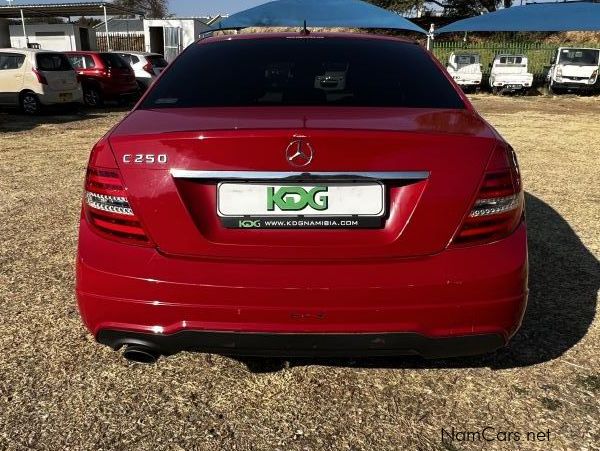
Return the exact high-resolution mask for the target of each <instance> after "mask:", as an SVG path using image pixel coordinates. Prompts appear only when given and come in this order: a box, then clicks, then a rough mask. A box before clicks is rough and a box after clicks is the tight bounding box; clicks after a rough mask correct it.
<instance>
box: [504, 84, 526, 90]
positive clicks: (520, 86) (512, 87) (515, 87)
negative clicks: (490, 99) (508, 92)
mask: <svg viewBox="0 0 600 451" xmlns="http://www.w3.org/2000/svg"><path fill="white" fill-rule="evenodd" d="M506 87H507V88H508V89H521V88H522V87H523V85H506Z"/></svg>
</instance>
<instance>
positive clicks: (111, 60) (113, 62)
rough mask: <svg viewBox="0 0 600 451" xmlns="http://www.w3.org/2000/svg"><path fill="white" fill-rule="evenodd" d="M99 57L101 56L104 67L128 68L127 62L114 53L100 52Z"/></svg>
mask: <svg viewBox="0 0 600 451" xmlns="http://www.w3.org/2000/svg"><path fill="white" fill-rule="evenodd" d="M100 58H102V61H104V64H106V67H111V68H115V69H128V68H129V64H127V62H126V61H125V60H124V59H123V58H121V57H120V56H119V55H116V54H114V53H101V54H100Z"/></svg>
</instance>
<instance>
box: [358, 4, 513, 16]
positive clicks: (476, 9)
mask: <svg viewBox="0 0 600 451" xmlns="http://www.w3.org/2000/svg"><path fill="white" fill-rule="evenodd" d="M367 1H369V2H370V3H373V4H375V5H377V6H381V7H382V8H386V9H390V10H392V11H398V12H406V11H410V10H411V9H414V8H420V7H423V6H434V5H435V6H437V7H440V8H443V9H444V10H445V11H446V12H447V13H448V14H450V15H453V16H475V15H477V14H480V13H482V12H490V11H496V10H497V9H498V7H499V6H504V7H505V8H508V7H510V6H511V5H512V0H367Z"/></svg>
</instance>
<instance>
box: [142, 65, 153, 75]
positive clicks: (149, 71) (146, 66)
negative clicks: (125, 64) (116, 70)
mask: <svg viewBox="0 0 600 451" xmlns="http://www.w3.org/2000/svg"><path fill="white" fill-rule="evenodd" d="M142 69H144V70H145V71H146V72H148V73H149V74H150V75H154V66H153V65H152V63H148V64H146V65H145V66H144V67H143V68H142Z"/></svg>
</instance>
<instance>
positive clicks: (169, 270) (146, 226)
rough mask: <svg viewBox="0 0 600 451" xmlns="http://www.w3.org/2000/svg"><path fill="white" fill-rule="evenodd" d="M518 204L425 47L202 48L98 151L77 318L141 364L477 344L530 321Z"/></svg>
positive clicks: (293, 41)
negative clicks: (199, 356) (185, 354)
mask: <svg viewBox="0 0 600 451" xmlns="http://www.w3.org/2000/svg"><path fill="white" fill-rule="evenodd" d="M523 202H524V201H523V188H522V185H521V178H520V174H519V168H518V165H517V160H516V157H515V153H514V151H513V150H512V148H511V147H510V145H508V144H507V143H506V141H504V140H503V139H502V137H501V136H500V135H499V134H498V133H497V132H496V131H495V130H494V129H493V128H492V127H491V126H490V125H488V124H487V123H486V122H485V121H484V120H483V119H482V118H481V117H480V116H479V114H477V112H476V111H475V110H474V109H473V107H472V106H471V104H470V103H469V101H468V100H467V99H466V98H465V97H464V96H463V94H462V93H461V91H460V89H459V88H458V87H457V86H456V85H455V84H454V83H453V81H452V80H451V78H450V77H449V76H448V75H447V74H446V72H445V71H444V69H443V68H442V67H441V66H440V65H439V64H438V63H437V62H436V61H435V59H434V58H433V57H432V56H431V55H430V54H429V53H428V52H427V51H425V50H424V49H423V48H422V47H421V46H419V45H417V44H415V43H412V42H408V41H404V40H399V39H395V38H388V37H375V36H371V35H359V34H334V33H327V34H310V35H307V34H261V35H236V36H224V37H211V38H206V39H203V40H200V41H199V42H197V43H196V44H194V45H192V46H190V47H188V49H186V50H185V51H184V52H183V53H182V54H181V55H180V56H179V58H178V59H177V60H176V61H175V62H174V63H173V64H172V65H171V66H170V67H169V68H168V69H167V70H166V71H165V72H164V73H163V75H162V76H161V77H160V79H159V80H158V81H157V83H156V84H155V85H154V86H153V87H152V88H151V89H150V90H149V91H148V92H147V93H146V95H145V96H144V98H142V99H141V101H140V102H139V104H138V105H137V106H136V107H135V108H134V110H133V111H132V112H131V113H130V114H129V115H128V116H127V117H126V118H125V119H123V120H122V121H121V122H120V123H119V124H118V125H117V126H116V127H114V128H113V129H112V130H111V131H110V132H109V133H108V134H107V135H106V136H105V137H104V138H102V139H101V140H100V142H99V143H98V144H96V146H95V147H94V149H93V150H92V153H91V157H90V160H89V167H88V169H87V176H86V181H85V194H84V200H83V209H82V214H81V225H80V235H79V252H78V257H77V297H78V301H79V307H80V310H81V315H82V317H83V319H84V321H85V323H86V325H87V327H88V328H89V329H90V331H91V332H92V333H93V334H94V336H95V337H96V339H97V340H98V341H99V342H101V343H104V344H106V345H109V346H111V347H113V348H114V349H119V348H121V347H124V348H125V351H124V354H125V356H126V357H127V358H129V359H132V360H136V361H145V362H151V361H154V360H155V359H156V358H157V357H158V356H159V355H161V354H166V355H168V354H172V353H175V352H177V351H179V350H199V351H206V352H217V353H223V354H237V355H271V356H367V355H398V354H419V355H422V356H425V357H428V358H435V357H448V356H456V355H469V354H478V353H485V352H489V351H493V350H495V349H497V348H499V347H502V346H503V345H505V344H506V343H507V342H508V340H509V339H510V338H511V336H512V335H513V334H514V333H515V332H516V330H517V329H518V327H519V325H520V323H521V319H522V316H523V313H524V309H525V305H526V300H527V268H528V265H527V240H526V226H525V219H524V209H523Z"/></svg>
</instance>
